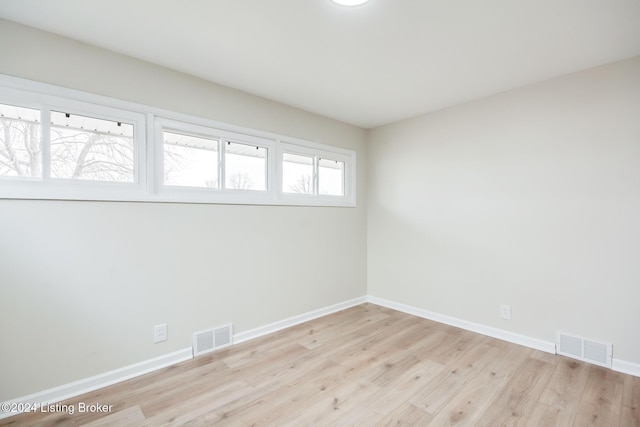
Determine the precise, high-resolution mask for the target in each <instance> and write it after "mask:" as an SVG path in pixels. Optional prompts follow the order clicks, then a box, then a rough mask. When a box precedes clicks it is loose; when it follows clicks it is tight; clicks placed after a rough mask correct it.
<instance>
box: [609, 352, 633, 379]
mask: <svg viewBox="0 0 640 427" xmlns="http://www.w3.org/2000/svg"><path fill="white" fill-rule="evenodd" d="M611 369H613V370H614V371H616V372H621V373H623V374H629V375H633V376H634V377H640V363H633V362H627V361H626V360H620V359H616V358H615V357H614V358H613V360H612V363H611Z"/></svg>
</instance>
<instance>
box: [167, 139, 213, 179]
mask: <svg viewBox="0 0 640 427" xmlns="http://www.w3.org/2000/svg"><path fill="white" fill-rule="evenodd" d="M163 146H164V183H165V185H179V186H182V187H200V188H218V140H215V139H209V138H203V137H199V136H191V135H183V134H179V133H174V132H164V144H163Z"/></svg>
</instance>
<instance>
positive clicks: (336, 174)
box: [318, 159, 344, 196]
mask: <svg viewBox="0 0 640 427" xmlns="http://www.w3.org/2000/svg"><path fill="white" fill-rule="evenodd" d="M318 179H319V182H318V193H319V194H327V195H329V196H344V162H338V161H335V160H328V159H320V160H319V161H318Z"/></svg>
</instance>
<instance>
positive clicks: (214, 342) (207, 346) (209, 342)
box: [193, 324, 233, 357]
mask: <svg viewBox="0 0 640 427" xmlns="http://www.w3.org/2000/svg"><path fill="white" fill-rule="evenodd" d="M232 337H233V334H232V331H231V324H228V325H224V326H220V327H218V328H214V329H208V330H206V331H200V332H195V333H194V334H193V356H194V357H195V356H199V355H201V354H205V353H209V352H212V351H214V350H219V349H221V348H224V347H228V346H230V345H231V344H232V342H231V341H232Z"/></svg>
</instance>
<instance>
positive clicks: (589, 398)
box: [573, 365, 624, 426]
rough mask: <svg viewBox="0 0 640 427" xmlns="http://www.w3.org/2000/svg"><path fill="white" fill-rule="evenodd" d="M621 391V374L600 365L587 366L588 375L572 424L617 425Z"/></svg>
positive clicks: (622, 381)
mask: <svg viewBox="0 0 640 427" xmlns="http://www.w3.org/2000/svg"><path fill="white" fill-rule="evenodd" d="M623 391H624V378H623V376H622V374H619V373H617V372H613V371H611V370H609V369H606V368H602V367H600V366H595V365H591V366H589V377H588V378H587V383H586V385H585V390H584V393H583V395H582V399H581V401H580V406H579V407H578V412H577V415H576V418H575V420H574V422H573V425H574V426H617V425H619V423H620V414H621V412H622V400H623V397H622V393H623Z"/></svg>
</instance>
